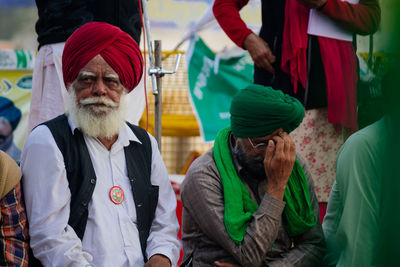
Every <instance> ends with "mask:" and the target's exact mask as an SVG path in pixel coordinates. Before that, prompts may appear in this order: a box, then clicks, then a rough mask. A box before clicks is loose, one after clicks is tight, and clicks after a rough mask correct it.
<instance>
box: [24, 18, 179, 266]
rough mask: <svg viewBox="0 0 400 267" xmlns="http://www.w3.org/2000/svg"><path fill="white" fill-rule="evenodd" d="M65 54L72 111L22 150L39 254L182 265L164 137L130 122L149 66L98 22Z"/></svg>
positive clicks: (77, 35) (50, 261)
mask: <svg viewBox="0 0 400 267" xmlns="http://www.w3.org/2000/svg"><path fill="white" fill-rule="evenodd" d="M62 60H63V62H62V63H63V64H62V65H63V76H64V83H65V86H66V88H68V90H69V96H68V99H67V101H66V110H67V115H61V116H59V117H57V118H55V119H53V120H50V121H48V122H45V123H44V124H43V125H39V126H38V127H36V128H35V129H34V130H33V131H32V132H31V134H30V135H29V137H28V139H27V141H26V144H25V147H24V148H23V151H22V160H21V167H22V173H23V176H24V178H23V180H24V192H25V195H26V198H25V202H26V207H27V214H28V218H29V223H30V234H31V247H32V250H33V254H34V256H35V257H36V258H37V259H38V260H40V262H41V263H42V264H43V265H45V266H143V265H144V266H171V265H176V263H177V260H178V255H179V249H180V244H179V240H178V239H177V232H178V229H179V224H178V221H177V218H176V214H175V208H176V198H175V195H174V192H173V190H172V187H171V184H170V182H169V179H168V174H167V171H166V168H165V166H164V163H163V161H162V159H161V155H160V153H159V151H158V148H157V143H156V141H155V139H154V138H153V137H152V136H150V135H149V134H148V133H147V132H146V131H145V130H143V129H141V128H139V127H137V126H133V125H130V124H127V123H125V122H124V120H123V118H124V116H123V115H124V112H125V108H126V105H127V103H126V95H127V93H129V92H130V91H132V90H133V89H134V88H135V87H136V86H137V84H138V83H139V81H140V79H141V76H142V72H143V65H142V54H141V51H140V49H139V47H138V45H137V43H136V42H135V41H134V40H133V39H132V38H131V37H130V36H129V35H128V34H127V33H125V32H123V31H121V30H120V29H119V28H117V27H115V26H112V25H109V24H107V23H100V22H91V23H87V24H85V25H84V26H82V27H81V28H79V29H78V30H76V31H75V32H74V33H73V34H72V35H71V36H70V38H69V39H68V41H67V43H66V45H65V48H64V52H63V58H62ZM145 263H146V264H145Z"/></svg>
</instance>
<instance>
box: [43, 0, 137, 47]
mask: <svg viewBox="0 0 400 267" xmlns="http://www.w3.org/2000/svg"><path fill="white" fill-rule="evenodd" d="M35 1H36V6H37V8H38V15H39V19H38V21H37V22H36V33H37V34H38V42H39V48H40V47H41V46H43V45H46V44H53V43H59V42H65V41H66V40H67V39H68V37H69V36H70V35H71V34H72V33H73V32H74V31H75V30H76V29H77V28H79V27H80V26H82V25H83V24H85V23H87V22H91V21H100V22H107V23H110V24H112V25H115V26H118V27H120V28H121V29H122V30H123V31H125V32H127V33H128V34H129V35H130V36H132V38H133V39H135V41H136V42H137V43H139V41H140V34H141V23H140V14H139V1H138V0H113V1H107V0H82V1H80V0H35Z"/></svg>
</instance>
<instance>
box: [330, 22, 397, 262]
mask: <svg viewBox="0 0 400 267" xmlns="http://www.w3.org/2000/svg"><path fill="white" fill-rule="evenodd" d="M399 24H400V23H399ZM397 29H398V28H397ZM394 43H396V42H394ZM397 44H399V43H397ZM393 47H396V49H397V47H398V46H393ZM392 60H393V59H392ZM399 62H400V61H398V59H397V61H394V62H392V63H391V64H393V65H391V66H390V68H389V69H390V71H389V72H388V73H387V74H386V75H385V77H384V79H383V83H382V89H383V90H382V91H383V97H384V103H385V106H383V107H382V110H383V111H384V116H383V117H382V118H381V119H380V120H379V121H377V122H375V123H373V124H371V125H369V126H367V127H365V128H363V129H361V130H360V131H358V132H356V133H355V134H353V135H352V136H350V137H349V138H348V139H347V141H346V142H345V143H344V145H343V147H342V148H341V149H340V151H339V154H338V157H337V160H336V170H337V171H336V181H335V183H334V185H333V187H332V191H331V194H330V197H329V202H328V208H327V212H326V216H325V218H324V223H323V231H324V234H325V238H326V244H327V247H328V252H327V254H326V255H325V258H324V263H325V266H344V267H352V266H354V267H358V266H385V267H387V266H398V265H399V259H398V257H399V256H398V254H399V245H398V242H399V238H400V232H399V231H398V230H396V229H397V227H398V226H399V224H400V215H399V212H398V211H399V204H398V198H399V193H400V182H399V181H400V180H399V173H398V170H397V167H396V166H397V165H398V161H399V150H400V143H399V142H398V138H399V136H400V106H399V103H398V100H399V99H400V91H399V88H398V80H399V77H400V68H399V66H400V64H399Z"/></svg>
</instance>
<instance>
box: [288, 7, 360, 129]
mask: <svg viewBox="0 0 400 267" xmlns="http://www.w3.org/2000/svg"><path fill="white" fill-rule="evenodd" d="M309 12H310V10H309V9H308V8H306V7H305V6H304V5H302V4H300V3H299V2H297V1H296V0H287V1H286V7H285V26H284V31H283V43H282V70H283V71H285V72H287V73H289V74H290V77H291V81H292V84H293V86H294V92H295V93H296V91H297V84H298V81H300V83H301V85H302V86H303V87H304V88H305V87H306V81H307V43H308V35H307V28H308V17H309ZM318 41H319V44H320V49H321V59H322V63H323V65H324V70H325V78H326V90H327V99H328V121H329V122H331V123H333V124H341V125H343V126H345V127H347V128H350V129H352V130H357V129H358V126H357V99H356V92H357V91H356V90H357V79H358V75H357V62H356V54H355V51H354V49H353V44H352V43H351V42H345V41H340V40H334V39H330V38H324V37H318Z"/></svg>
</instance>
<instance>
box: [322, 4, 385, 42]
mask: <svg viewBox="0 0 400 267" xmlns="http://www.w3.org/2000/svg"><path fill="white" fill-rule="evenodd" d="M320 12H322V13H324V14H325V15H327V16H329V17H330V18H332V19H333V20H335V21H336V22H337V23H339V24H340V26H342V27H343V28H345V29H347V30H349V31H351V32H353V33H356V34H361V35H366V34H371V33H374V32H376V30H377V29H378V26H379V22H380V20H381V9H380V7H379V2H378V0H360V2H359V3H358V4H352V3H349V2H347V1H341V0H328V1H327V2H326V4H325V5H324V7H323V8H322V9H321V10H320Z"/></svg>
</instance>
